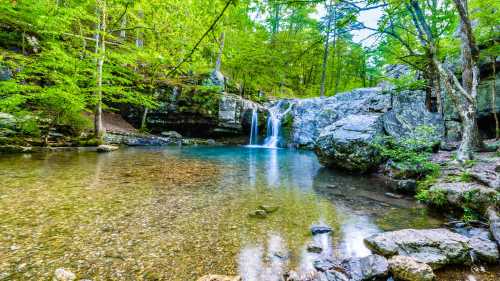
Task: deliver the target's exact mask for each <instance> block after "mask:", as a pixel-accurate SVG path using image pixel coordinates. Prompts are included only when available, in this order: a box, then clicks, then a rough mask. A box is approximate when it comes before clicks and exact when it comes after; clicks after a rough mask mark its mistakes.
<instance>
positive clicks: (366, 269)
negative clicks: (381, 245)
mask: <svg viewBox="0 0 500 281" xmlns="http://www.w3.org/2000/svg"><path fill="white" fill-rule="evenodd" d="M342 267H343V268H344V269H345V271H346V272H348V274H349V275H350V278H349V280H352V281H363V280H376V279H378V278H382V277H384V276H387V273H388V271H389V264H388V263H387V259H386V258H384V257H382V256H379V255H369V256H367V257H363V258H350V259H347V260H344V261H343V262H342Z"/></svg>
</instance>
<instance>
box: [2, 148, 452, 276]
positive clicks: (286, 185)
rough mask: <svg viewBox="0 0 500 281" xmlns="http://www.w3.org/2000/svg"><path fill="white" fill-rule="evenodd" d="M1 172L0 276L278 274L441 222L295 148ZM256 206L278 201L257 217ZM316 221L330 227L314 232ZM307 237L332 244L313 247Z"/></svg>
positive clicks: (11, 166) (30, 165)
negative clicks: (382, 235)
mask: <svg viewBox="0 0 500 281" xmlns="http://www.w3.org/2000/svg"><path fill="white" fill-rule="evenodd" d="M0 178H1V180H2V185H1V186H0V205H1V206H2V208H0V221H2V224H1V225H0V257H1V259H0V280H32V279H37V280H50V279H51V274H52V273H53V272H54V270H55V269H56V268H58V267H66V268H68V269H71V270H72V271H74V272H75V273H77V275H78V277H79V278H89V279H93V280H110V279H114V280H142V279H147V280H151V279H156V280H172V281H177V280H182V281H184V280H196V279H197V278H198V277H200V276H202V275H205V274H209V273H212V274H227V275H232V274H241V275H242V277H243V278H244V280H246V281H254V280H255V281H257V280H258V281H266V280H274V279H275V277H276V276H280V275H282V274H283V273H284V272H286V271H288V270H289V269H295V270H297V271H298V272H308V271H309V270H311V269H312V262H313V261H314V260H315V259H317V258H318V257H319V256H321V255H326V256H329V255H333V256H337V257H350V256H366V255H368V254H369V251H368V249H367V248H366V247H365V246H364V244H363V239H364V238H365V237H366V236H368V235H371V234H373V233H377V232H380V231H384V230H392V229H400V228H407V227H414V228H425V227H435V226H439V225H440V224H441V220H440V219H439V218H438V217H435V216H433V215H431V214H428V213H427V212H426V211H425V209H423V208H422V207H421V206H419V205H417V204H416V203H415V202H414V201H413V200H410V199H404V198H403V199H393V198H389V197H387V196H385V195H384V193H385V191H386V190H385V187H384V185H383V183H381V182H380V181H377V180H376V179H373V178H370V177H364V176H363V177H361V176H353V175H347V174H342V173H338V172H333V171H330V170H327V169H324V168H322V167H321V166H320V165H319V163H318V161H317V159H316V157H315V155H314V154H313V153H311V152H306V151H296V150H288V149H261V148H246V147H189V148H184V147H180V148H179V147H169V148H133V149H123V150H120V151H117V152H114V153H110V154H95V153H53V154H34V155H26V156H23V155H15V156H5V157H3V158H1V159H0ZM260 205H267V206H274V207H279V208H278V210H277V211H276V212H273V213H270V214H268V215H267V217H266V218H252V217H249V216H248V214H250V213H252V212H254V211H255V210H256V209H257V208H259V206H260ZM318 223H322V224H327V225H330V226H331V227H333V228H334V231H333V235H332V236H329V235H318V236H314V237H313V236H311V234H310V230H309V229H310V227H311V225H313V224H318ZM311 243H313V244H315V245H320V246H321V247H322V248H323V249H324V251H323V252H322V253H320V254H317V253H310V252H308V251H307V245H309V244H311ZM455 272H456V271H455ZM450 274H451V273H450ZM443 280H445V279H443Z"/></svg>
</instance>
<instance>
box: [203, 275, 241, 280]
mask: <svg viewBox="0 0 500 281" xmlns="http://www.w3.org/2000/svg"><path fill="white" fill-rule="evenodd" d="M198 281H241V277H240V276H226V275H213V274H210V275H205V276H203V277H201V278H200V279H198Z"/></svg>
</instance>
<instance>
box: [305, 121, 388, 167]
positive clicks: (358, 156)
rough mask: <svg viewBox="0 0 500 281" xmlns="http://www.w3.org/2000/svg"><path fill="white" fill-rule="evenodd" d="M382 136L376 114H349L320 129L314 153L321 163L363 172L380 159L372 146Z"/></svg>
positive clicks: (374, 165)
mask: <svg viewBox="0 0 500 281" xmlns="http://www.w3.org/2000/svg"><path fill="white" fill-rule="evenodd" d="M382 135H383V126H382V119H381V115H380V114H365V115H349V116H347V117H345V118H343V119H341V120H339V121H337V122H335V123H333V124H332V125H330V126H328V127H326V128H324V129H323V130H322V131H321V134H320V135H319V137H318V139H317V141H316V148H315V152H316V154H317V155H318V159H319V160H320V162H321V163H322V164H323V165H325V166H329V167H336V168H341V169H345V170H348V171H359V172H366V171H368V170H370V169H373V168H375V167H377V166H378V165H379V164H380V163H381V161H382V158H381V156H380V154H379V152H378V150H377V149H376V148H374V147H373V143H374V142H375V140H376V138H377V137H380V136H382Z"/></svg>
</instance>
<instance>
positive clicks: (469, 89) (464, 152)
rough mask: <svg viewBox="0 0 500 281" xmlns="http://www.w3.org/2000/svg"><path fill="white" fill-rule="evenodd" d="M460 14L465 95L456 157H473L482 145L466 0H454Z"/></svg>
mask: <svg viewBox="0 0 500 281" xmlns="http://www.w3.org/2000/svg"><path fill="white" fill-rule="evenodd" d="M454 2H455V4H456V6H457V9H458V12H459V15H460V37H461V52H462V87H463V89H464V91H465V94H466V95H467V98H464V99H463V105H464V110H465V112H464V113H465V114H464V119H463V120H462V122H463V132H462V143H461V144H460V147H459V149H458V151H457V159H458V160H459V161H465V160H470V159H473V157H474V155H473V153H474V150H475V149H476V148H479V147H481V146H482V142H481V139H480V136H479V130H478V127H477V115H476V114H477V113H476V112H477V86H478V84H479V67H478V65H477V61H478V58H479V49H478V47H477V46H476V43H475V40H474V35H473V34H472V24H471V22H470V18H469V12H468V5H467V0H454Z"/></svg>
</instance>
